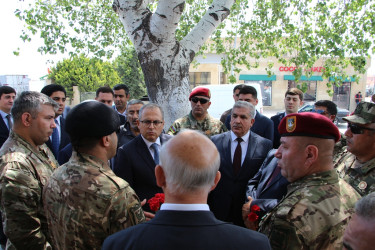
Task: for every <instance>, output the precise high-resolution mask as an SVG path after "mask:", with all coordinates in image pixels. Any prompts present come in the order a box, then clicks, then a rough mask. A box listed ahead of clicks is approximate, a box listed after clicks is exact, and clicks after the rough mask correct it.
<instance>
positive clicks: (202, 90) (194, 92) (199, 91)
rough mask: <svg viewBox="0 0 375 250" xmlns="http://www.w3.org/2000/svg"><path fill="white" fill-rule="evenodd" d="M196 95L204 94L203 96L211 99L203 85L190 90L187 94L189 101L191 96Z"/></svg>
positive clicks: (208, 91) (209, 93)
mask: <svg viewBox="0 0 375 250" xmlns="http://www.w3.org/2000/svg"><path fill="white" fill-rule="evenodd" d="M196 95H200V96H205V97H208V98H209V99H211V92H210V90H209V89H208V88H205V87H195V88H193V90H192V91H191V93H190V95H189V101H190V100H191V98H192V97H193V96H196Z"/></svg>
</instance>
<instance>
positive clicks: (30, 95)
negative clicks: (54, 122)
mask: <svg viewBox="0 0 375 250" xmlns="http://www.w3.org/2000/svg"><path fill="white" fill-rule="evenodd" d="M41 105H50V106H52V108H53V109H54V111H55V112H56V111H57V110H58V108H59V105H58V104H57V102H55V101H54V100H52V99H51V98H50V97H48V96H46V95H45V94H42V93H39V92H35V91H23V92H22V93H21V94H20V95H19V96H18V97H17V98H16V100H14V104H13V107H12V110H11V113H12V116H13V120H14V122H18V121H21V117H22V114H24V113H26V112H27V113H30V114H31V117H32V118H33V119H35V118H37V116H38V113H39V112H40V111H41Z"/></svg>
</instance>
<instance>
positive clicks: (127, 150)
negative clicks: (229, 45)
mask: <svg viewBox="0 0 375 250" xmlns="http://www.w3.org/2000/svg"><path fill="white" fill-rule="evenodd" d="M130 94H131V93H130V91H129V88H128V87H127V86H126V85H125V84H118V85H116V86H114V87H113V88H110V87H107V86H104V87H101V88H99V89H98V90H97V91H96V97H95V100H89V101H84V102H82V103H80V104H78V105H76V106H75V107H73V108H72V109H71V110H70V111H69V112H68V114H67V115H64V110H65V102H66V91H65V89H64V88H63V87H62V86H59V85H56V84H51V85H47V86H45V87H44V88H43V89H42V90H41V92H40V93H39V92H33V91H24V92H22V93H19V94H18V95H17V98H16V91H15V90H14V89H13V88H11V87H9V86H2V87H0V114H1V118H2V119H0V146H1V149H0V171H1V172H0V173H1V174H0V192H1V193H0V211H1V216H2V226H3V229H4V233H3V234H0V244H1V247H2V248H3V249H102V247H103V249H150V248H156V249H177V248H181V249H207V248H213V249H239V248H248V247H249V246H251V247H253V248H255V249H271V248H272V249H341V248H344V249H369V248H371V245H370V244H371V239H372V237H371V236H373V235H374V233H373V228H374V226H375V213H374V211H375V193H374V191H375V104H374V103H370V102H363V101H360V102H358V105H357V107H356V109H355V111H354V112H353V114H351V115H350V116H348V117H345V118H344V120H345V121H346V122H347V123H348V129H347V130H346V132H345V134H341V133H340V132H339V130H338V128H337V127H336V125H335V124H334V120H335V118H336V114H337V107H336V104H335V103H333V102H332V101H329V100H320V101H317V102H316V103H315V107H314V109H313V110H312V111H311V112H304V113H298V109H299V108H300V107H301V106H302V104H303V92H302V91H300V90H299V89H296V88H291V89H288V91H287V92H286V93H285V99H284V105H285V112H281V113H280V114H277V115H275V116H273V117H271V118H267V117H266V116H264V115H262V114H261V113H260V112H259V111H258V110H256V105H257V104H258V101H259V100H258V99H257V91H256V89H255V88H253V87H251V86H248V85H243V84H241V85H236V86H235V87H234V89H233V98H234V101H235V103H234V105H233V107H232V108H231V109H230V110H227V111H225V112H223V115H222V117H221V118H220V120H219V119H216V118H214V117H212V116H210V115H209V112H208V110H209V107H210V105H211V101H210V100H211V93H210V91H209V89H207V88H205V87H196V88H194V89H193V90H192V91H191V93H190V95H189V96H188V97H187V100H189V101H190V104H191V111H190V112H189V113H188V114H186V115H185V116H183V117H181V118H179V119H177V120H176V121H175V122H173V124H172V125H171V126H170V127H169V128H168V127H167V128H165V122H164V112H165V110H163V109H162V108H161V107H160V106H159V105H158V104H155V103H147V104H146V103H144V102H142V101H141V100H137V99H132V100H130V96H131V95H130ZM113 104H114V105H113ZM160 193H163V194H164V195H165V198H164V201H160V203H162V204H161V206H160V211H158V212H156V214H155V211H154V209H153V207H152V206H151V204H149V203H148V202H147V201H149V200H152V199H153V198H155V197H156V196H158V195H159V194H160ZM158 197H159V196H158Z"/></svg>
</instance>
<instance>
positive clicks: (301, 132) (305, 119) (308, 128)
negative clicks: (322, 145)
mask: <svg viewBox="0 0 375 250" xmlns="http://www.w3.org/2000/svg"><path fill="white" fill-rule="evenodd" d="M279 133H280V136H307V137H316V138H323V139H333V140H335V142H338V141H339V140H340V131H339V129H338V128H337V127H336V125H335V124H333V122H332V121H331V120H330V119H328V118H327V117H325V116H323V115H321V114H318V113H311V112H303V113H294V114H289V115H287V116H285V117H284V118H283V119H282V120H281V122H280V124H279Z"/></svg>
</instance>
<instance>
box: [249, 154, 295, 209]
mask: <svg viewBox="0 0 375 250" xmlns="http://www.w3.org/2000/svg"><path fill="white" fill-rule="evenodd" d="M275 153H276V149H272V150H271V151H270V152H268V155H267V158H266V159H265V160H264V162H263V164H262V166H261V167H260V169H259V171H258V173H257V174H256V175H255V176H254V177H253V178H252V179H251V180H249V182H248V184H247V190H246V198H247V197H248V196H251V197H252V198H253V199H254V200H253V201H252V203H251V205H258V206H259V207H260V208H261V209H262V210H263V211H266V212H269V211H270V210H271V209H272V208H274V207H275V206H276V205H277V203H278V202H279V201H280V200H281V199H282V198H283V196H284V195H285V194H286V191H287V186H288V184H289V182H288V181H287V179H285V177H284V176H282V175H281V172H280V173H279V174H278V175H277V176H276V177H274V178H273V179H272V181H271V182H270V183H269V185H268V186H267V183H268V180H269V179H270V177H271V175H272V173H273V171H274V170H275V168H276V167H277V161H278V159H277V158H276V157H275Z"/></svg>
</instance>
